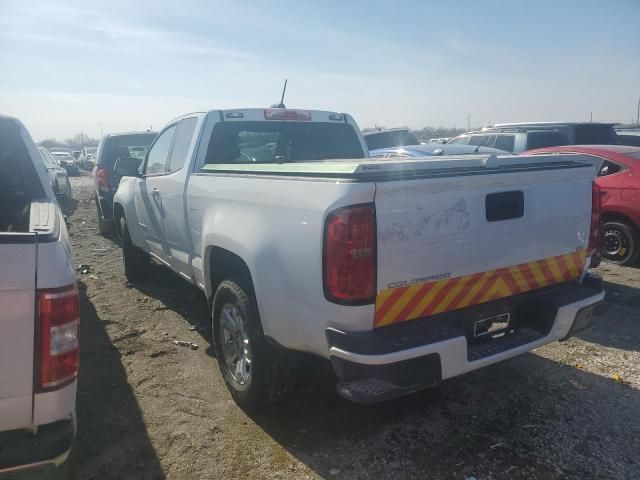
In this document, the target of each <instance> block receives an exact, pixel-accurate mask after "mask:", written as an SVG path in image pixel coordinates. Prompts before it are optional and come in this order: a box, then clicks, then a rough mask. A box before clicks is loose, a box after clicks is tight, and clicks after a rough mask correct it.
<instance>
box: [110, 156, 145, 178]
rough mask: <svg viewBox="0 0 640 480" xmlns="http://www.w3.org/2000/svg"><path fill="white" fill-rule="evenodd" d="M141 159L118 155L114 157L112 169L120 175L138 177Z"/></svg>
mask: <svg viewBox="0 0 640 480" xmlns="http://www.w3.org/2000/svg"><path fill="white" fill-rule="evenodd" d="M141 162H142V160H140V159H139V158H135V157H120V158H118V159H116V164H115V166H114V170H115V171H116V173H117V174H118V175H120V176H121V177H139V176H140V172H139V170H138V169H139V168H140V163H141Z"/></svg>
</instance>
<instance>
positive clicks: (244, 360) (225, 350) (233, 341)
mask: <svg viewBox="0 0 640 480" xmlns="http://www.w3.org/2000/svg"><path fill="white" fill-rule="evenodd" d="M219 324H220V341H221V344H222V345H221V346H222V356H223V358H224V363H225V365H226V366H227V370H228V371H229V374H230V375H231V377H232V378H233V380H234V381H235V382H236V383H237V384H238V385H245V384H246V383H247V381H248V380H249V376H250V375H251V346H250V344H249V337H248V335H247V331H246V326H245V322H244V319H243V318H242V315H241V313H240V310H238V308H237V307H236V306H235V305H232V304H229V303H228V304H225V305H224V306H223V307H222V310H221V311H220V322H219Z"/></svg>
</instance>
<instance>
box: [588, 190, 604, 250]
mask: <svg viewBox="0 0 640 480" xmlns="http://www.w3.org/2000/svg"><path fill="white" fill-rule="evenodd" d="M601 204H602V195H601V193H600V186H599V185H598V184H597V183H596V182H593V184H592V187H591V230H590V231H589V247H587V255H593V254H594V253H595V252H596V251H597V250H598V249H599V248H600V233H601V231H600V230H601V224H600V211H601Z"/></svg>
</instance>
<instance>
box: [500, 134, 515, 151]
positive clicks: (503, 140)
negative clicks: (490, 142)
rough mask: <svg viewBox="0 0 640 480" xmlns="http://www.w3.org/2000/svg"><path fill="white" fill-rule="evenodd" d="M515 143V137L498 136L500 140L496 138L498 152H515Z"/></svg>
mask: <svg viewBox="0 0 640 480" xmlns="http://www.w3.org/2000/svg"><path fill="white" fill-rule="evenodd" d="M515 141H516V137H515V135H498V138H496V144H495V148H497V149H498V150H504V151H505V152H513V149H514V146H515Z"/></svg>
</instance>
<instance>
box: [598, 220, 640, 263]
mask: <svg viewBox="0 0 640 480" xmlns="http://www.w3.org/2000/svg"><path fill="white" fill-rule="evenodd" d="M638 254H640V250H639V249H638V233H637V230H636V229H635V228H634V227H632V226H631V225H628V224H626V223H624V222H617V221H611V222H606V223H605V224H604V235H603V239H602V256H603V257H604V258H606V259H607V260H609V261H610V262H613V263H617V264H618V265H632V264H634V263H635V262H636V260H637V259H638Z"/></svg>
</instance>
